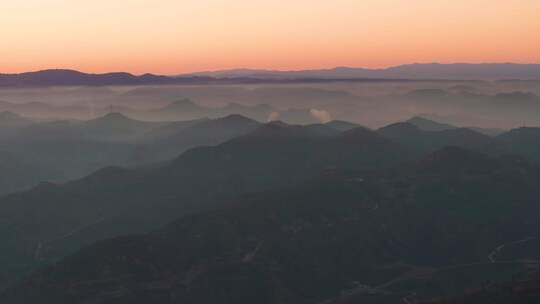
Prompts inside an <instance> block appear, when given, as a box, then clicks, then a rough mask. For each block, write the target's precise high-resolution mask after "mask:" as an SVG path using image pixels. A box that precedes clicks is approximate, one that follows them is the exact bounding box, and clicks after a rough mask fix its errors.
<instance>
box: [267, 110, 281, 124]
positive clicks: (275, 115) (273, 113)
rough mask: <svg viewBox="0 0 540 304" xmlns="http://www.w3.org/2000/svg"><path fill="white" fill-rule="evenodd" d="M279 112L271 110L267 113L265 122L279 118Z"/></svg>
mask: <svg viewBox="0 0 540 304" xmlns="http://www.w3.org/2000/svg"><path fill="white" fill-rule="evenodd" d="M280 116H281V114H279V112H272V113H270V114H269V115H268V118H267V119H266V121H267V122H271V121H276V120H279V118H280Z"/></svg>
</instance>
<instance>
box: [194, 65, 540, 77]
mask: <svg viewBox="0 0 540 304" xmlns="http://www.w3.org/2000/svg"><path fill="white" fill-rule="evenodd" d="M183 76H209V77H218V78H219V77H230V78H235V77H254V78H330V79H334V78H344V79H346V78H376V79H396V78H398V79H540V64H515V63H480V64H473V63H452V64H441V63H414V64H404V65H398V66H393V67H389V68H384V69H366V68H352V67H335V68H333V69H316V70H297V71H279V70H257V69H232V70H221V71H209V72H198V73H191V74H184V75H183Z"/></svg>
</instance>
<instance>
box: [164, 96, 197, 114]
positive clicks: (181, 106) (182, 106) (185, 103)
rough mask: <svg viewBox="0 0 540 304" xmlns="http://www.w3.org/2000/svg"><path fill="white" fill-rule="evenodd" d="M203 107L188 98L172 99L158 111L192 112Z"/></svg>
mask: <svg viewBox="0 0 540 304" xmlns="http://www.w3.org/2000/svg"><path fill="white" fill-rule="evenodd" d="M201 110H203V108H202V107H201V106H199V105H197V104H196V103H194V102H193V101H191V100H190V99H189V98H184V99H180V100H177V101H174V102H172V103H170V104H168V105H167V106H165V107H163V108H162V109H161V110H160V111H173V112H174V111H184V112H193V111H201Z"/></svg>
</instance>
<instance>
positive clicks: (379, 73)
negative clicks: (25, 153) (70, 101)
mask: <svg viewBox="0 0 540 304" xmlns="http://www.w3.org/2000/svg"><path fill="white" fill-rule="evenodd" d="M339 79H342V80H354V79H357V80H366V79H411V80H414V79H441V80H442V79H467V80H477V79H491V80H500V79H540V64H514V63H485V64H468V63H456V64H438V63H430V64H407V65H400V66H395V67H389V68H385V69H365V68H351V67H336V68H333V69H320V70H300V71H273V70H256V69H234V70H224V71H212V72H197V73H190V74H182V75H179V76H164V75H153V74H144V75H140V76H136V75H133V74H129V73H125V72H118V73H105V74H87V73H83V72H79V71H74V70H62V69H56V70H43V71H37V72H26V73H21V74H0V86H3V87H16V86H69V85H94V86H99V85H145V84H175V83H176V84H194V83H212V82H217V83H253V82H264V81H265V80H266V81H268V82H281V81H323V82H324V81H330V80H339Z"/></svg>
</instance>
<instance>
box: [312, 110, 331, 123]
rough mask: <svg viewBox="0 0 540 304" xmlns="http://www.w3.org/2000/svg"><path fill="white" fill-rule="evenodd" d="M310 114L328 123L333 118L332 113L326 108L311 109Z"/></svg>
mask: <svg viewBox="0 0 540 304" xmlns="http://www.w3.org/2000/svg"><path fill="white" fill-rule="evenodd" d="M309 114H311V116H313V117H314V118H315V119H317V120H318V121H320V122H322V123H327V122H329V121H331V120H332V116H331V115H330V113H328V111H325V110H318V109H311V110H309Z"/></svg>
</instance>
